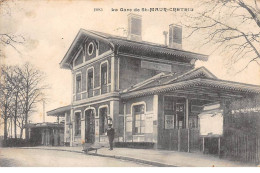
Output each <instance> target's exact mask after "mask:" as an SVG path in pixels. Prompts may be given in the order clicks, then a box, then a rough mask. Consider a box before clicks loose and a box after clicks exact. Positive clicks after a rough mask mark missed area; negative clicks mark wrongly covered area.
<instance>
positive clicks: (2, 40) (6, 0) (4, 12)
mask: <svg viewBox="0 0 260 173" xmlns="http://www.w3.org/2000/svg"><path fill="white" fill-rule="evenodd" d="M13 2H14V1H13V0H0V19H1V18H4V17H7V16H9V17H10V16H12V10H11V9H12V7H11V6H10V4H11V3H12V4H13V5H14V3H13ZM1 25H3V23H2V24H1ZM24 43H25V38H24V37H23V36H22V35H19V34H17V33H12V32H10V31H8V30H7V31H2V30H1V31H0V57H5V54H4V50H3V49H4V48H5V47H8V46H10V47H12V48H13V49H14V50H15V51H16V52H18V53H19V54H21V52H20V51H19V49H18V48H17V47H18V46H19V45H21V44H24Z"/></svg>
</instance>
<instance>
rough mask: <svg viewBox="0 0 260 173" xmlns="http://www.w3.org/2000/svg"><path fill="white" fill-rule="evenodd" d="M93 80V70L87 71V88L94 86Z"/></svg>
mask: <svg viewBox="0 0 260 173" xmlns="http://www.w3.org/2000/svg"><path fill="white" fill-rule="evenodd" d="M93 82H94V80H93V70H90V71H89V72H88V90H90V89H93V88H94V83H93Z"/></svg>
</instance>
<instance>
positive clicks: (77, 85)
mask: <svg viewBox="0 0 260 173" xmlns="http://www.w3.org/2000/svg"><path fill="white" fill-rule="evenodd" d="M80 91H81V75H77V76H76V92H77V93H79V92H80Z"/></svg>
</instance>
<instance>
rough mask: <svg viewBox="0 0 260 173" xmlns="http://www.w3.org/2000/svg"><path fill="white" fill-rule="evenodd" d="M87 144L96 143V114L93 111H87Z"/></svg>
mask: <svg viewBox="0 0 260 173" xmlns="http://www.w3.org/2000/svg"><path fill="white" fill-rule="evenodd" d="M85 142H86V143H92V144H93V143H94V142H95V113H94V111H93V109H89V110H86V111H85Z"/></svg>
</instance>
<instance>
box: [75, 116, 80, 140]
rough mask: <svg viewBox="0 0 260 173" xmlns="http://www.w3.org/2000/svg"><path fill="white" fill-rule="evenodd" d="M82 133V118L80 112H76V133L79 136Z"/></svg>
mask: <svg viewBox="0 0 260 173" xmlns="http://www.w3.org/2000/svg"><path fill="white" fill-rule="evenodd" d="M80 133H81V119H80V113H79V112H77V113H75V135H76V136H78V135H80Z"/></svg>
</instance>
